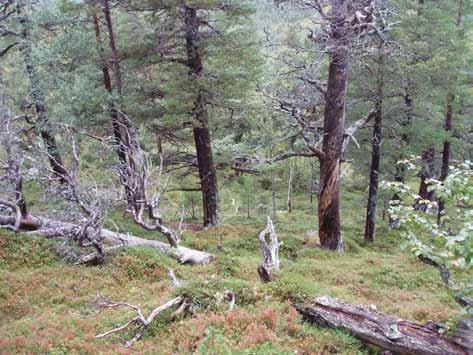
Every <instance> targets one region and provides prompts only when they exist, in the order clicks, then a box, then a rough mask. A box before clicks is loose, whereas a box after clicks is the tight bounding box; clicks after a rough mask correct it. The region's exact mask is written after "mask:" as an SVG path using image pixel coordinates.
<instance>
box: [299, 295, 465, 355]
mask: <svg viewBox="0 0 473 355" xmlns="http://www.w3.org/2000/svg"><path fill="white" fill-rule="evenodd" d="M296 308H297V310H298V311H299V313H301V314H302V316H303V317H304V318H305V319H306V320H308V321H310V322H312V323H315V324H317V325H319V326H322V327H327V328H334V329H339V330H344V331H347V332H348V333H350V334H351V335H353V336H354V337H356V338H358V339H360V340H361V341H363V342H365V343H368V344H372V345H375V346H379V347H380V348H382V349H384V350H388V351H390V352H392V353H395V354H412V355H446V354H450V355H469V354H473V329H469V328H468V326H467V325H462V329H459V332H458V334H457V335H456V336H453V337H447V336H445V335H444V334H442V333H441V332H440V329H441V328H440V327H439V326H438V324H435V323H433V322H431V321H429V322H427V323H426V324H419V323H413V322H410V321H408V320H404V319H400V318H396V317H391V316H387V315H384V314H382V313H378V312H376V311H374V310H371V309H369V308H367V307H362V306H353V305H349V304H347V303H345V302H342V301H339V300H336V299H332V298H330V297H320V298H317V299H316V300H315V301H314V302H313V303H312V304H311V305H309V306H296Z"/></svg>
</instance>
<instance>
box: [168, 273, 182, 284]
mask: <svg viewBox="0 0 473 355" xmlns="http://www.w3.org/2000/svg"><path fill="white" fill-rule="evenodd" d="M168 276H169V279H170V280H171V283H172V285H173V286H174V287H176V288H178V287H181V286H182V281H180V280H178V279H177V277H176V275H174V271H173V269H168Z"/></svg>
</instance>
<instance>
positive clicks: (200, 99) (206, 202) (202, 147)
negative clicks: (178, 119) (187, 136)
mask: <svg viewBox="0 0 473 355" xmlns="http://www.w3.org/2000/svg"><path fill="white" fill-rule="evenodd" d="M184 11H185V32H186V52H187V63H186V64H187V66H188V67H189V76H190V78H191V79H193V80H199V78H201V77H202V75H203V64H202V54H201V52H200V50H199V46H198V42H199V19H198V17H197V11H196V9H195V8H192V7H188V6H185V7H184ZM206 97H207V94H206V92H205V91H204V90H203V89H199V92H198V94H197V97H196V101H195V103H194V110H193V118H194V119H193V125H194V128H193V133H194V141H195V148H196V153H197V161H198V167H199V177H200V183H201V187H202V202H203V210H204V226H205V227H207V226H214V225H217V224H218V222H219V220H218V204H219V198H218V185H217V172H216V168H215V164H214V162H213V155H212V145H211V137H210V129H209V123H208V112H207V104H208V102H207V98H206Z"/></svg>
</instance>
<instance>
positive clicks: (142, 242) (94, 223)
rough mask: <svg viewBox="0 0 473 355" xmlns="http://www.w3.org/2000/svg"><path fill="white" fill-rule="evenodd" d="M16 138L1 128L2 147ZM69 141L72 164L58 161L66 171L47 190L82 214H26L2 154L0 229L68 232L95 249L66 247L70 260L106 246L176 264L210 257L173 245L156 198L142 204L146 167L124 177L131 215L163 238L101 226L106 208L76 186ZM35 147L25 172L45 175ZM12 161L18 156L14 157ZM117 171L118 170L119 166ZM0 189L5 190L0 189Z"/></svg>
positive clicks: (17, 179)
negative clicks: (148, 252) (152, 252)
mask: <svg viewBox="0 0 473 355" xmlns="http://www.w3.org/2000/svg"><path fill="white" fill-rule="evenodd" d="M11 122H12V120H11V117H10V116H5V117H2V122H1V123H2V127H6V128H8V127H11V126H12V125H11V124H10V123H11ZM69 133H70V134H71V137H74V135H73V133H72V132H69ZM18 137H19V134H18V132H13V131H12V129H9V130H5V131H3V132H2V138H3V139H9V141H8V142H7V144H3V145H2V146H3V147H4V148H11V147H13V146H15V148H16V147H17V146H18V145H17V144H14V142H12V141H11V139H17V138H18ZM71 142H72V154H71V155H72V156H71V161H72V164H71V167H70V171H67V169H66V168H65V167H64V166H62V168H63V170H64V171H65V172H66V173H65V174H64V175H63V177H64V184H62V186H58V187H54V186H53V185H54V184H52V185H51V187H50V190H49V193H54V194H56V195H57V196H59V197H60V198H62V199H63V201H66V202H67V203H70V204H71V207H72V206H78V207H79V209H80V211H81V214H82V217H81V218H73V219H77V220H76V221H72V222H64V221H61V220H57V219H51V218H45V217H37V216H33V215H31V214H29V213H28V212H27V208H26V202H25V200H26V199H25V197H24V195H23V191H22V189H21V188H22V179H23V177H22V175H21V174H20V170H19V166H17V167H15V166H14V165H11V164H8V161H11V160H12V159H11V158H10V159H7V161H6V162H3V163H2V167H4V168H8V170H5V169H3V170H4V171H5V172H4V175H3V176H2V177H1V179H0V180H1V181H5V182H6V183H7V184H6V185H7V187H8V188H7V189H3V188H2V195H6V198H3V197H2V198H1V201H2V202H5V203H2V206H4V207H6V208H7V209H8V210H10V211H11V212H13V215H11V213H8V212H7V213H6V214H3V215H0V226H2V227H4V228H14V229H15V230H16V231H21V232H25V233H26V234H29V235H40V236H45V237H49V238H58V239H62V240H67V239H69V238H70V237H71V236H72V238H73V239H74V240H75V241H77V242H79V245H80V246H93V247H94V248H95V249H96V252H95V253H92V254H87V255H81V256H77V255H73V254H72V253H69V251H67V254H68V255H66V256H67V257H68V258H72V259H74V261H75V262H77V263H83V262H91V261H93V260H97V259H101V258H103V256H104V255H105V254H106V253H107V252H108V251H110V250H115V249H117V248H123V247H133V246H146V247H151V248H155V249H158V250H159V251H161V252H163V253H166V254H169V255H171V256H172V257H175V258H176V259H177V260H178V261H179V262H181V263H190V264H206V263H209V262H210V261H211V260H212V258H213V257H212V255H210V254H207V253H205V252H201V251H198V250H193V249H189V248H186V247H183V246H180V245H178V244H179V238H178V236H177V234H176V233H174V232H173V231H172V230H170V229H169V228H166V227H165V226H164V225H163V223H162V220H161V218H160V217H159V212H158V211H157V205H158V203H157V202H156V201H152V202H148V203H146V201H145V200H144V199H143V198H142V197H144V198H145V199H146V196H147V195H146V192H145V193H144V194H143V191H146V189H147V188H148V178H149V175H148V171H149V170H146V169H144V170H143V171H142V172H141V173H140V171H139V170H135V171H134V173H135V174H134V175H128V174H127V177H126V179H127V180H125V181H127V183H129V184H130V186H132V187H133V189H134V193H135V195H134V197H135V200H134V201H135V204H134V218H135V221H136V223H138V224H139V225H141V226H142V227H144V228H146V229H149V230H153V231H158V232H161V233H163V234H165V235H166V237H167V238H168V243H163V242H160V241H157V240H148V239H144V238H139V237H135V236H133V235H129V234H123V233H119V232H114V231H111V230H108V229H104V228H102V223H103V220H104V215H105V213H106V211H103V210H101V209H100V207H101V206H100V204H96V203H95V202H93V200H94V199H95V197H93V196H91V195H90V193H88V192H90V190H93V188H85V187H83V186H81V181H80V180H79V179H78V177H79V164H80V158H79V150H78V147H77V146H76V144H75V139H74V138H71ZM4 143H5V142H4ZM35 152H36V153H40V155H38V156H35V159H33V158H31V159H29V160H30V161H32V162H37V163H39V165H38V166H35V168H34V169H33V170H35V172H32V173H31V174H33V175H34V176H33V175H32V178H34V179H36V180H38V179H40V180H41V179H51V174H50V172H51V169H53V168H52V167H45V166H43V165H42V164H41V162H42V161H43V159H42V158H44V157H48V151H47V149H42V147H41V146H37V147H36V148H35ZM140 154H142V155H143V156H144V153H142V152H141V153H139V154H137V153H135V154H134V155H133V157H134V158H135V161H136V158H137V157H138V156H141V155H140ZM7 156H8V154H7ZM15 160H16V161H21V160H19V159H15ZM119 171H122V170H121V169H119ZM42 172H46V174H42ZM43 175H44V176H43ZM130 176H132V177H133V179H131V178H130ZM13 177H14V179H13ZM132 181H133V183H132ZM111 185H113V184H111ZM158 185H159V184H158ZM3 190H5V192H4V191H3ZM107 191H108V192H107V193H105V194H103V196H104V197H105V198H106V199H107V200H110V193H111V192H113V191H110V190H107ZM9 196H10V197H9ZM15 196H16V197H15ZM18 197H20V198H18ZM138 197H139V198H138ZM158 200H159V198H158ZM69 210H70V209H65V213H64V216H65V217H66V219H70V218H71V217H73V216H72V215H71V214H70V213H66V212H69ZM22 211H23V212H22ZM145 211H147V212H148V214H149V218H150V220H151V221H152V222H147V221H145V218H144V216H143V214H144V212H145Z"/></svg>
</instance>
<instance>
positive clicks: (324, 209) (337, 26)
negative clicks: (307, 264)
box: [318, 0, 348, 251]
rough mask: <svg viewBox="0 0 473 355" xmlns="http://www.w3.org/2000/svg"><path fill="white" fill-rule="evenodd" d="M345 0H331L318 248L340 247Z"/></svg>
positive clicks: (345, 54)
mask: <svg viewBox="0 0 473 355" xmlns="http://www.w3.org/2000/svg"><path fill="white" fill-rule="evenodd" d="M346 17H347V1H346V0H333V1H332V14H331V20H330V21H331V41H332V44H333V45H334V49H333V50H332V52H331V53H330V64H329V73H328V81H327V95H326V102H325V113H324V138H323V146H322V149H323V152H324V157H323V159H321V162H320V190H319V205H318V218H319V237H320V244H321V246H322V248H325V249H329V250H338V251H343V241H342V236H341V231H340V201H339V200H340V196H339V194H340V191H339V190H340V169H341V158H342V148H343V139H344V130H345V102H346V91H347V82H348V53H347V48H346V47H347V43H346V42H347V31H348V29H347V28H346V26H347V23H346Z"/></svg>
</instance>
